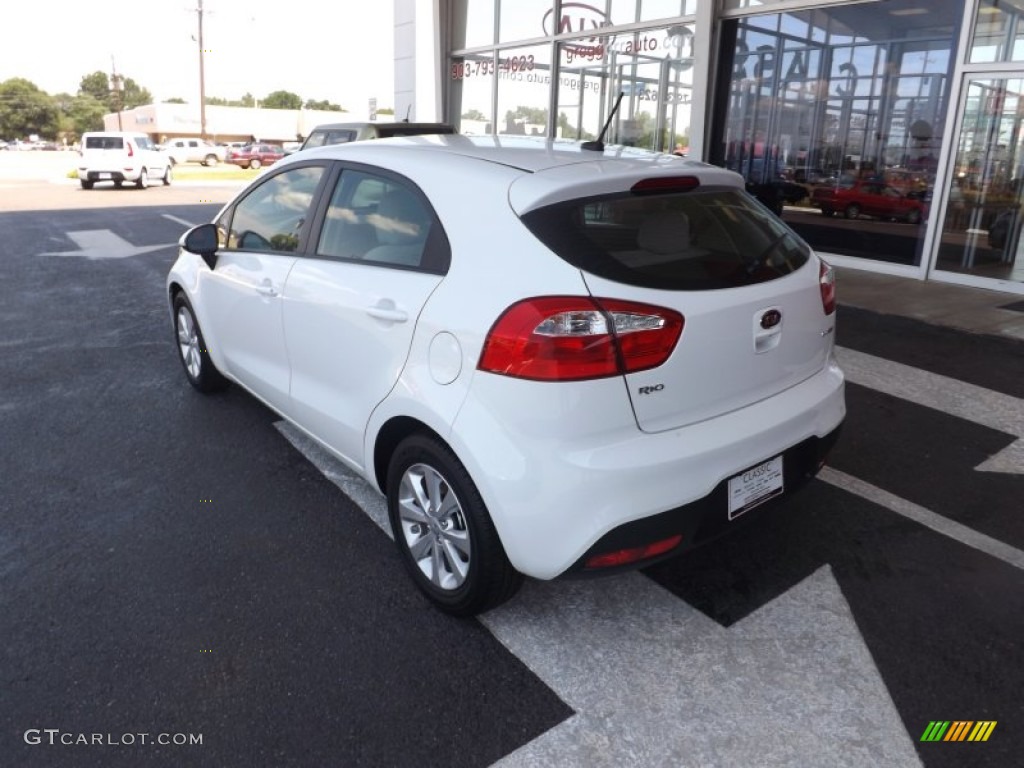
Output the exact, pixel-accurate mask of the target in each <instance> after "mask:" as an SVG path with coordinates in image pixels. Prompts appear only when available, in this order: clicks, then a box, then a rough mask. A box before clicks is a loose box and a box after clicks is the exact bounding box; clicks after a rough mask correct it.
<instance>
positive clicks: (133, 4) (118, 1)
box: [0, 0, 394, 111]
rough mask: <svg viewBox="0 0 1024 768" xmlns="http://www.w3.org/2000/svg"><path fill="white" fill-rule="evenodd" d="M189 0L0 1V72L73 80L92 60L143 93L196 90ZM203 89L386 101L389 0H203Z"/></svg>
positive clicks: (71, 86) (390, 68)
mask: <svg viewBox="0 0 1024 768" xmlns="http://www.w3.org/2000/svg"><path fill="white" fill-rule="evenodd" d="M198 4H199V0H28V1H27V2H18V3H17V4H16V6H15V7H11V8H7V7H5V8H4V12H3V21H2V22H0V82H3V81H4V80H7V79H9V78H12V77H22V78H25V79H26V80H29V81H31V82H33V83H35V85H36V86H38V87H39V88H40V89H42V90H43V91H46V92H47V93H49V94H57V93H62V92H66V93H71V94H74V93H76V92H77V91H78V84H79V81H80V80H81V79H82V77H83V76H84V75H87V74H90V73H92V72H95V71H97V70H102V71H104V72H107V73H109V72H110V71H111V68H112V66H116V68H117V72H118V73H120V74H122V75H124V76H125V77H130V78H132V80H134V81H135V82H136V83H137V84H138V85H140V86H141V87H143V88H146V89H148V90H149V92H150V93H151V94H153V98H154V100H155V101H158V102H159V101H162V100H164V99H168V98H172V97H179V98H182V99H185V101H189V102H197V101H198V100H199V44H198V42H197V40H196V39H195V38H197V37H198V28H199V22H198V14H197V13H196V8H197V7H198ZM203 9H204V11H205V13H204V16H203V19H204V21H203V43H204V45H203V48H204V49H205V50H206V51H207V53H206V54H205V57H204V58H205V67H204V69H205V78H204V79H205V83H206V95H207V96H208V97H209V96H217V97H221V98H225V99H238V98H241V96H242V95H243V94H244V93H246V92H249V93H252V94H253V95H255V96H256V97H257V98H258V99H260V98H262V97H264V96H266V95H267V94H268V93H270V92H272V91H276V90H287V91H292V92H293V93H297V94H298V95H299V96H301V97H302V99H303V101H305V100H307V99H315V100H317V101H321V100H324V99H326V100H328V101H330V102H333V103H334V104H339V105H340V106H342V107H344V108H346V109H349V110H353V111H355V110H359V111H365V110H366V107H367V105H368V102H369V99H370V98H376V99H377V105H378V107H379V108H384V107H394V74H393V72H394V65H393V59H394V24H393V3H392V1H391V0H364V1H363V2H358V3H357V2H354V0H347V1H346V0H341V1H340V2H339V1H338V0H335V2H330V1H329V0H326V1H325V0H277V1H276V2H272V1H271V0H203Z"/></svg>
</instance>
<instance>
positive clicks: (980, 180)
mask: <svg viewBox="0 0 1024 768" xmlns="http://www.w3.org/2000/svg"><path fill="white" fill-rule="evenodd" d="M961 104H962V110H963V117H962V120H961V123H960V135H959V137H958V143H957V149H956V155H955V157H954V158H953V161H952V162H953V167H952V169H951V173H950V174H949V184H948V188H947V190H946V197H947V203H946V211H945V216H944V218H943V221H942V232H941V235H940V241H939V248H938V255H937V257H936V262H935V268H936V270H940V271H944V272H952V273H960V274H965V275H971V276H973V277H982V278H992V279H995V280H998V281H1000V282H1004V281H1005V282H1010V283H1018V284H1024V255H1022V253H1021V251H1022V246H1024V243H1022V238H1021V228H1022V223H1024V216H1022V211H1024V131H1022V127H1024V125H1022V123H1024V79H1022V78H1012V77H1010V78H1008V77H971V78H969V79H968V80H967V81H966V84H965V86H964V93H963V98H962V100H961ZM1002 287H1005V286H1002ZM1021 288H1022V289H1024V285H1021ZM1022 292H1024V290H1022Z"/></svg>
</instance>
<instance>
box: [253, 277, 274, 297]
mask: <svg viewBox="0 0 1024 768" xmlns="http://www.w3.org/2000/svg"><path fill="white" fill-rule="evenodd" d="M256 292H257V293H259V294H262V295H263V296H277V289H276V288H274V284H273V283H271V282H270V278H269V277H267V278H264V279H263V282H262V283H260V284H259V285H257V286H256Z"/></svg>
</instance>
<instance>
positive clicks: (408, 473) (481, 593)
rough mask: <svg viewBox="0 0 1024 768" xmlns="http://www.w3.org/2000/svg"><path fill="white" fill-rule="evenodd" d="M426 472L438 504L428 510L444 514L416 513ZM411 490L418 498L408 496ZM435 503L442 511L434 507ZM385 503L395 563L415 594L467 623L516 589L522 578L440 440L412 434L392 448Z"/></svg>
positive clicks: (463, 470) (473, 490)
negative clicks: (397, 561)
mask: <svg viewBox="0 0 1024 768" xmlns="http://www.w3.org/2000/svg"><path fill="white" fill-rule="evenodd" d="M431 473H433V475H432V476H434V477H436V478H439V479H440V480H441V482H440V483H438V484H437V485H436V486H435V489H436V493H437V494H438V498H436V499H431V500H430V501H431V502H438V503H437V504H433V503H430V504H429V505H430V506H437V507H439V508H441V509H444V510H447V511H446V512H445V514H444V515H434V514H432V513H431V514H429V515H421V514H419V512H420V510H422V505H421V504H420V503H419V500H420V499H421V498H423V496H426V495H429V494H428V491H427V490H426V486H425V485H423V484H422V483H423V482H424V478H425V477H427V476H430V475H431ZM415 486H418V487H419V488H420V489H421V490H422V491H423V493H422V494H419V495H414V494H413V493H412V490H413V488H414V487H415ZM452 494H454V499H453V498H452ZM442 499H443V500H445V502H446V503H445V504H444V505H441V504H440V503H439V502H440V501H441V500H442ZM387 501H388V517H389V518H390V520H391V531H392V533H393V534H394V537H395V544H396V545H397V546H398V551H399V555H400V557H401V560H402V563H403V564H404V566H405V568H406V571H408V573H409V575H410V576H411V577H412V580H413V582H415V584H416V586H417V587H418V588H419V589H420V591H421V592H423V594H424V595H426V596H427V598H428V599H429V600H430V601H431V602H433V603H434V605H435V606H437V607H438V608H440V609H441V610H442V611H444V612H445V613H449V614H452V615H453V616H473V615H476V614H478V613H482V612H483V611H487V610H489V609H491V608H495V607H497V606H498V605H501V604H502V603H504V602H505V601H506V600H508V599H509V598H511V597H512V596H513V595H514V594H515V593H516V591H517V590H518V589H519V586H520V585H521V584H522V581H523V577H522V575H521V574H520V573H519V572H518V571H516V570H515V569H514V568H513V567H512V564H511V563H509V561H508V557H507V556H506V555H505V549H504V548H503V547H502V545H501V539H500V538H499V537H498V532H497V531H496V530H495V528H494V523H493V522H492V521H491V516H490V514H489V513H488V511H487V507H486V505H485V504H484V502H483V499H482V498H481V496H480V492H479V491H478V490H477V488H476V485H475V484H474V483H473V480H472V478H471V477H470V476H469V473H468V472H467V471H466V468H465V467H464V466H463V465H462V462H460V461H459V460H458V458H457V457H456V456H455V454H454V453H452V451H451V449H450V448H449V447H448V446H447V445H445V444H444V443H442V442H441V441H440V440H438V439H436V438H434V437H431V436H429V435H425V434H414V435H411V436H409V437H407V438H406V439H405V440H403V441H402V442H401V443H400V444H399V446H398V448H397V449H395V452H394V454H393V455H392V457H391V461H390V463H389V464H388V477H387ZM428 503H429V502H428ZM428 511H429V510H428ZM434 511H440V510H439V509H436V510H434ZM420 519H423V520H426V521H427V522H425V523H424V522H418V520H420ZM453 542H458V543H453ZM421 543H422V546H418V545H420V544H421ZM438 543H443V544H445V546H436V545H437V544H438ZM460 545H461V546H460ZM413 549H416V550H417V553H416V554H414V553H413ZM417 555H420V557H419V560H417ZM421 564H422V565H421ZM424 569H425V570H429V571H430V572H431V573H430V574H429V575H428V573H426V572H425V570H424Z"/></svg>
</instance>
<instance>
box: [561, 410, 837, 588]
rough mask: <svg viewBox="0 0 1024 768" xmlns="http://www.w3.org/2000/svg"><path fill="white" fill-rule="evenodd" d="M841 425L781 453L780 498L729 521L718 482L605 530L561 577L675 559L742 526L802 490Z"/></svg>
mask: <svg viewBox="0 0 1024 768" xmlns="http://www.w3.org/2000/svg"><path fill="white" fill-rule="evenodd" d="M841 430H842V425H840V426H838V427H836V428H835V429H834V430H832V432H830V433H829V434H827V435H825V437H821V438H819V437H809V438H807V439H806V440H804V441H803V442H802V443H799V444H797V445H794V446H793V447H792V448H789V449H788V450H786V451H783V453H782V454H781V456H782V466H783V488H784V493H782V494H780V495H778V496H775V497H773V498H771V499H769V500H768V501H765V502H763V503H761V504H759V505H757V506H756V507H754V508H752V509H750V510H749V511H747V512H744V513H743V514H742V515H740V516H738V517H735V518H734V519H732V520H730V519H729V515H728V511H727V510H728V507H729V498H728V487H729V480H728V479H725V480H722V481H721V482H720V483H719V484H718V485H716V486H715V487H714V489H713V490H712V491H711V493H709V494H708V495H707V496H704V497H703V498H701V499H697V501H693V502H690V503H689V504H684V505H682V506H680V507H676V508H675V509H670V510H667V511H665V512H662V513H660V514H657V515H651V516H650V517H645V518H643V519H641V520H634V521H632V522H629V523H625V524H624V525H620V526H619V527H618V528H615V529H614V530H611V531H609V532H608V533H606V534H605V535H604V536H602V537H601V538H600V539H599V540H598V541H597V542H596V543H595V544H594V545H593V546H592V547H591V548H590V549H589V550H587V551H586V552H585V553H584V554H583V556H582V557H580V558H579V559H578V560H577V561H576V562H575V563H574V564H573V565H572V566H570V567H569V568H568V569H567V570H566V572H565V575H572V576H597V575H603V574H608V573H613V572H615V571H622V570H632V569H635V568H641V567H646V566H648V565H651V564H652V563H655V562H658V561H660V560H665V559H667V558H670V557H675V556H676V555H680V554H682V553H684V552H686V551H688V550H691V549H693V548H695V547H698V546H700V545H701V544H706V543H707V542H709V541H712V540H714V539H717V538H718V537H719V536H722V535H724V534H726V533H729V532H731V531H734V530H736V529H737V528H739V527H742V526H744V525H746V524H748V523H749V522H750V521H752V520H754V519H756V518H758V517H760V516H761V515H763V514H765V513H770V511H771V510H772V509H774V508H776V507H778V506H780V505H782V504H785V503H786V501H787V500H788V499H789V498H790V497H791V496H792V495H793V494H794V493H796V492H797V491H799V490H800V489H801V488H803V487H804V486H805V485H806V484H807V483H808V482H810V480H811V479H813V478H814V476H815V475H817V474H818V470H819V469H821V467H822V466H823V465H824V463H825V458H826V457H827V456H828V453H829V451H830V450H831V449H832V446H833V445H835V443H836V440H837V439H838V438H839V433H840V431H841ZM674 536H681V537H682V540H681V541H680V543H679V544H678V545H677V546H675V547H673V548H672V549H671V550H669V551H667V552H664V553H663V554H660V555H658V556H657V557H652V558H646V559H644V560H641V561H637V562H634V563H630V564H628V565H625V566H616V567H601V568H591V567H588V566H587V561H588V560H589V559H590V558H592V557H594V556H596V555H603V554H607V553H610V552H618V551H620V550H624V549H632V548H640V547H644V546H646V545H648V544H651V543H652V542H656V541H665V540H667V539H670V538H672V537H674Z"/></svg>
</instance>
